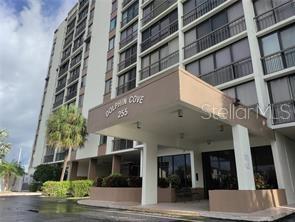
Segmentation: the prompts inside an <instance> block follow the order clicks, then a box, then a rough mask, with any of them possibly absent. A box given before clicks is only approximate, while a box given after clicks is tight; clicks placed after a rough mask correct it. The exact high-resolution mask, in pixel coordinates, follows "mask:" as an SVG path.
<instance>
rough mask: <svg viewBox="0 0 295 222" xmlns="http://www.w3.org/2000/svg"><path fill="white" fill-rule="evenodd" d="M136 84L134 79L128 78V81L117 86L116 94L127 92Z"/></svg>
mask: <svg viewBox="0 0 295 222" xmlns="http://www.w3.org/2000/svg"><path fill="white" fill-rule="evenodd" d="M135 86H136V79H132V80H129V81H128V82H126V83H124V84H123V85H119V86H118V87H117V96H119V95H121V94H123V93H125V92H128V91H129V90H131V89H134V88H135Z"/></svg>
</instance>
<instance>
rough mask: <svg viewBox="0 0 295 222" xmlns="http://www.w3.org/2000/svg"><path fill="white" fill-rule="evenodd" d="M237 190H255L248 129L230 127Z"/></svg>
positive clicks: (239, 126) (238, 126) (237, 126)
mask: <svg viewBox="0 0 295 222" xmlns="http://www.w3.org/2000/svg"><path fill="white" fill-rule="evenodd" d="M232 134H233V142H234V151H235V160H236V168H237V176H238V184H239V190H255V181H254V173H253V165H252V157H251V149H250V141H249V133H248V129H247V128H245V127H243V126H241V125H235V126H233V127H232Z"/></svg>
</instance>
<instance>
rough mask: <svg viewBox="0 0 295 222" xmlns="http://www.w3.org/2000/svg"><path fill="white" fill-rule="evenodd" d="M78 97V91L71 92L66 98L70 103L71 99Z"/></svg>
mask: <svg viewBox="0 0 295 222" xmlns="http://www.w3.org/2000/svg"><path fill="white" fill-rule="evenodd" d="M76 96H77V91H74V92H70V93H68V94H67V96H66V101H69V100H70V99H72V98H74V97H76Z"/></svg>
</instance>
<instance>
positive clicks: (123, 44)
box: [120, 30, 137, 48]
mask: <svg viewBox="0 0 295 222" xmlns="http://www.w3.org/2000/svg"><path fill="white" fill-rule="evenodd" d="M136 37H137V30H136V31H134V32H133V33H132V34H131V35H128V36H126V38H125V39H122V40H121V41H120V48H123V47H124V46H126V45H127V44H128V43H130V42H132V41H133V40H134V39H136Z"/></svg>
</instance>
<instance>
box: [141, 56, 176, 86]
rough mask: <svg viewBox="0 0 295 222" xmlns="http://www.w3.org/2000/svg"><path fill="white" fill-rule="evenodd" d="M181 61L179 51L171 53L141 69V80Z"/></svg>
mask: <svg viewBox="0 0 295 222" xmlns="http://www.w3.org/2000/svg"><path fill="white" fill-rule="evenodd" d="M178 62H179V52H178V51H176V52H173V53H171V54H170V55H168V56H166V57H164V58H162V59H160V60H159V61H157V62H155V63H153V64H151V65H149V66H148V67H145V68H143V69H142V70H141V71H140V78H141V80H143V79H145V78H147V77H149V76H152V75H154V74H156V73H158V72H160V71H162V70H164V69H167V68H169V67H170V66H172V65H174V64H177V63H178Z"/></svg>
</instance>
